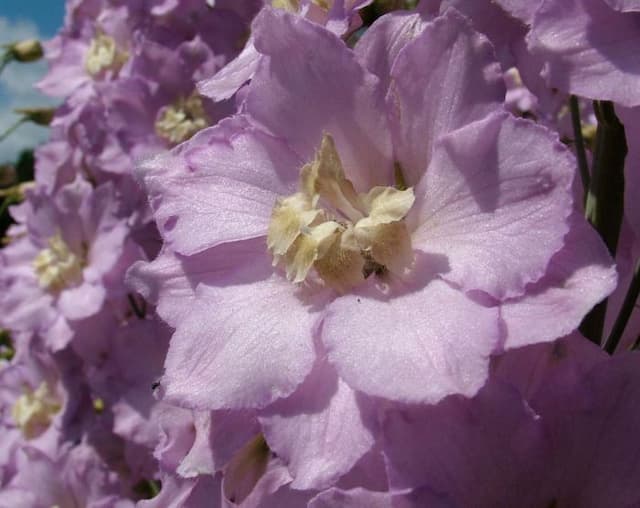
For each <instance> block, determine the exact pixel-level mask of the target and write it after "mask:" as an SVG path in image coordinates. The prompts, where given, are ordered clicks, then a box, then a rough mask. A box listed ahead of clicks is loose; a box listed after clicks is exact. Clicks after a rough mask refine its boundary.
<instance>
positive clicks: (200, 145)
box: [130, 9, 615, 489]
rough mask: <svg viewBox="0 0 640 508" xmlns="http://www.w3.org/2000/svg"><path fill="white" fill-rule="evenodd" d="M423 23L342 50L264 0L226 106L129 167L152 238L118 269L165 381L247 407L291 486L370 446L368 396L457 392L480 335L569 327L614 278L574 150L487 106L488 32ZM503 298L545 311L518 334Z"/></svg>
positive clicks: (318, 477)
mask: <svg viewBox="0 0 640 508" xmlns="http://www.w3.org/2000/svg"><path fill="white" fill-rule="evenodd" d="M421 28H422V29H421V30H419V31H416V32H414V33H413V34H412V35H414V37H411V36H409V37H406V38H404V39H402V40H401V42H400V43H399V44H398V45H396V46H395V47H392V45H390V44H386V42H387V41H386V39H383V41H382V43H381V44H375V43H372V39H371V38H372V37H375V36H376V35H375V34H376V33H377V34H378V36H380V37H383V38H384V37H385V33H384V32H383V31H377V32H373V28H372V29H371V30H372V35H371V36H367V35H365V37H363V39H362V44H363V45H365V46H364V48H363V49H361V50H359V49H358V46H356V48H355V54H354V52H352V51H351V50H349V49H348V48H347V47H346V46H345V44H344V43H343V42H342V41H341V40H340V39H339V38H338V37H336V36H335V35H334V34H332V33H331V32H329V31H327V30H325V29H324V28H322V27H320V26H318V25H316V24H313V23H310V22H309V21H307V20H305V19H303V18H301V17H297V16H295V15H292V14H290V13H287V12H283V11H281V10H280V11H278V10H273V9H265V10H264V11H263V12H262V13H261V14H260V15H259V17H258V18H257V19H256V21H255V22H254V25H253V29H254V31H253V37H254V43H255V47H256V49H257V51H258V52H260V53H262V54H263V55H265V56H266V57H268V58H265V59H263V60H262V62H261V64H260V67H259V69H258V71H257V72H256V74H255V75H254V76H253V79H252V81H251V83H250V84H249V86H248V88H247V90H246V95H245V97H244V106H243V113H242V114H241V115H239V116H236V117H233V118H231V119H229V120H225V121H223V122H221V123H220V124H219V125H217V126H216V127H214V128H210V129H207V130H204V131H202V132H201V133H199V134H198V135H196V136H195V137H194V138H192V139H191V140H190V141H188V142H187V143H186V144H184V145H181V146H180V147H179V148H177V149H176V150H174V151H173V152H172V153H170V154H163V155H161V156H159V157H157V158H155V159H154V160H152V161H150V162H147V163H145V164H143V165H142V167H141V169H140V177H141V179H142V180H143V182H144V184H145V186H146V188H147V190H148V192H149V194H150V197H151V205H152V207H153V209H154V213H155V217H156V221H157V224H158V227H159V230H160V233H161V234H162V236H163V239H164V241H165V247H164V250H163V253H162V254H161V255H160V257H159V258H158V259H157V260H156V261H154V262H153V263H151V264H150V265H146V266H144V265H136V266H135V268H134V269H133V270H132V272H130V276H131V279H132V280H133V281H134V283H135V285H136V287H137V289H138V290H139V291H140V292H141V293H143V294H144V295H145V296H147V298H149V299H150V300H152V301H157V302H158V312H159V314H160V316H161V317H162V318H163V319H165V320H166V321H167V322H168V324H170V325H171V326H172V327H174V328H176V332H175V333H174V335H173V337H172V339H171V344H170V347H169V352H168V356H167V361H166V364H165V375H164V376H163V378H162V379H161V380H160V390H161V393H162V394H163V395H164V400H166V401H167V402H169V403H176V404H180V405H184V406H187V407H191V408H194V409H198V410H224V409H241V408H257V409H259V410H260V412H259V420H260V423H261V426H262V429H263V432H264V435H265V438H266V442H267V444H268V445H269V447H270V448H271V449H272V450H274V451H275V453H276V454H277V455H278V456H279V457H283V458H284V459H285V460H286V462H287V464H288V467H289V470H290V471H291V474H292V476H293V482H292V486H293V487H294V488H298V489H308V488H326V487H329V486H330V485H332V484H335V483H336V482H337V481H338V480H339V478H340V477H341V476H343V475H344V474H346V473H347V472H348V471H349V470H350V469H351V468H352V467H353V466H354V464H355V463H356V462H357V461H358V460H359V459H360V458H361V457H363V456H364V455H365V454H366V453H367V452H369V451H370V450H371V449H372V447H373V446H374V442H375V434H376V419H375V412H376V409H375V408H376V400H377V399H372V398H371V397H381V398H384V399H389V400H394V401H402V402H411V403H434V402H437V401H439V400H440V399H442V398H443V397H445V396H447V395H449V394H453V393H460V394H464V395H467V396H471V395H473V394H475V393H476V392H477V391H478V389H480V387H481V386H482V385H483V384H484V382H485V381H486V379H487V375H488V363H489V357H490V355H491V354H492V353H494V352H497V351H500V350H502V349H503V348H510V347H516V346H519V345H525V344H527V343H535V342H538V341H551V340H554V339H555V338H556V337H558V336H559V335H561V334H562V333H568V332H570V331H572V330H573V329H574V328H575V327H576V326H577V325H578V324H579V322H580V320H581V318H582V316H583V315H584V313H586V312H587V311H588V310H589V309H590V308H591V306H593V305H594V304H595V303H596V302H597V301H599V300H600V299H602V298H603V297H605V296H606V295H607V294H608V293H609V292H611V290H612V289H613V287H614V286H615V271H614V270H613V268H612V266H611V260H610V258H609V257H608V254H607V253H606V250H604V247H603V245H602V243H601V242H600V240H599V239H598V238H597V236H596V235H595V233H594V232H593V231H592V230H591V229H589V227H588V226H587V225H586V223H585V221H584V219H582V218H581V217H579V216H578V215H576V214H574V212H573V203H572V197H571V185H572V179H573V174H574V171H575V170H574V167H575V160H574V159H573V157H572V156H571V155H570V153H569V152H568V150H566V149H565V148H564V147H563V146H562V145H561V144H560V143H559V142H558V140H557V137H555V136H554V135H553V134H552V133H551V132H549V131H548V130H546V129H545V128H543V127H540V126H536V125H534V124H533V123H532V122H528V121H525V120H520V119H518V120H517V119H514V118H513V117H511V116H510V115H509V114H507V113H506V112H504V110H503V108H502V103H503V100H504V86H503V82H502V73H501V71H500V68H499V65H498V64H497V62H496V61H495V60H494V57H493V54H492V49H491V46H490V44H489V43H488V42H487V40H486V39H485V38H484V37H483V36H481V35H479V34H478V33H476V32H475V31H474V30H473V29H472V28H471V27H470V25H469V23H468V22H467V21H466V20H465V19H464V18H463V17H462V16H461V15H460V14H458V13H457V12H456V11H454V10H449V11H448V12H447V13H445V14H444V15H443V16H441V17H438V18H437V19H435V20H434V21H432V22H428V21H425V22H424V26H422V27H421ZM374 42H375V41H374ZM318 48H321V49H322V50H321V51H319V50H318ZM356 55H357V58H356ZM376 58H380V59H381V60H380V61H381V62H387V65H376V62H377V60H376ZM360 62H366V65H367V68H368V69H371V70H372V71H373V72H370V71H369V70H367V68H365V67H364V66H363V65H362V64H361V63H360ZM384 72H387V73H388V74H387V75H386V76H385V75H383V73H384ZM374 73H376V74H378V76H380V77H378V76H376V75H375V74H374ZM577 249H580V251H581V252H582V253H583V255H584V258H583V259H578V258H574V257H572V256H570V255H568V253H569V252H572V251H573V250H577ZM550 262H551V264H550ZM594 273H595V274H597V277H596V278H595V279H594V278H593V277H592V276H593V274H594ZM136 279H137V282H135V280H136ZM563 298H566V299H567V300H568V301H569V302H570V304H569V305H570V306H574V307H572V312H571V313H567V315H564V314H563V313H562V312H561V311H560V303H559V301H561V300H562V299H563ZM507 305H509V306H516V307H517V306H518V305H530V306H531V307H532V308H533V307H535V306H536V305H540V307H539V308H546V309H547V310H548V309H552V310H554V311H555V312H557V314H554V317H553V318H551V319H549V320H548V322H546V321H545V320H544V316H543V319H542V322H541V317H540V315H536V319H537V321H538V322H537V327H538V328H539V329H540V332H539V333H536V328H533V329H531V330H529V333H528V334H527V335H526V337H519V336H518V335H517V334H516V333H515V331H516V330H517V327H518V326H520V327H521V328H525V324H524V323H526V327H530V321H526V320H523V319H524V318H527V316H526V315H525V316H524V318H523V316H521V315H518V313H517V312H514V313H512V314H511V317H512V319H511V318H510V320H509V322H508V327H507V329H506V330H505V327H504V320H503V319H502V318H501V316H500V314H501V312H502V311H503V309H504V308H506V306H507ZM554 306H555V307H554ZM540 314H544V313H543V312H541V313H540ZM505 332H506V333H505ZM337 415H340V416H339V417H338V416H337ZM345 422H346V423H345ZM346 429H349V430H348V432H347V431H346ZM316 433H317V434H316ZM347 434H348V438H347ZM309 436H312V437H311V438H309ZM315 436H317V437H315ZM327 436H331V437H330V438H327ZM344 440H347V441H348V444H346V441H344ZM343 443H345V444H343Z"/></svg>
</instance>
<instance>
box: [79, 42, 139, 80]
mask: <svg viewBox="0 0 640 508" xmlns="http://www.w3.org/2000/svg"><path fill="white" fill-rule="evenodd" d="M128 58H129V55H128V54H127V52H126V51H121V50H120V49H118V46H117V45H116V41H115V40H114V39H113V38H112V37H109V36H108V35H105V34H102V33H98V34H97V35H96V36H95V37H94V38H93V40H92V41H91V44H90V45H89V51H87V55H86V57H85V61H84V66H85V69H87V72H88V73H89V74H91V76H93V77H96V76H98V75H100V74H102V73H103V72H104V71H107V70H110V71H113V72H118V71H119V70H120V68H121V67H122V66H123V65H124V63H125V62H126V61H127V59H128Z"/></svg>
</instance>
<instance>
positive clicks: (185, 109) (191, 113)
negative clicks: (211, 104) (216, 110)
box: [155, 93, 209, 145]
mask: <svg viewBox="0 0 640 508" xmlns="http://www.w3.org/2000/svg"><path fill="white" fill-rule="evenodd" d="M207 125H209V118H208V116H207V113H206V111H205V110H204V105H203V104H202V99H201V98H200V96H198V95H197V94H195V93H194V94H191V95H190V96H189V97H187V98H186V99H185V98H184V97H181V98H180V99H178V100H177V101H176V102H174V103H173V104H170V105H168V106H165V107H164V108H162V109H161V110H160V112H159V113H158V119H157V120H156V125H155V128H156V134H158V136H160V137H161V138H163V139H165V140H167V141H168V142H169V143H171V144H172V145H177V144H179V143H182V142H183V141H186V140H187V139H189V138H190V137H191V136H193V135H194V134H195V133H196V132H198V131H200V130H202V129H204V128H205V127H207Z"/></svg>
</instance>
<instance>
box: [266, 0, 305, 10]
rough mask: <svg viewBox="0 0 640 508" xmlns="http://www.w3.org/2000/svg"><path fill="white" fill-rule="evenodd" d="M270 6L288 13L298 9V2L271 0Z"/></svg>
mask: <svg viewBox="0 0 640 508" xmlns="http://www.w3.org/2000/svg"><path fill="white" fill-rule="evenodd" d="M271 6H272V7H274V8H276V9H283V10H285V11H288V12H296V11H297V10H298V7H299V2H298V0H271Z"/></svg>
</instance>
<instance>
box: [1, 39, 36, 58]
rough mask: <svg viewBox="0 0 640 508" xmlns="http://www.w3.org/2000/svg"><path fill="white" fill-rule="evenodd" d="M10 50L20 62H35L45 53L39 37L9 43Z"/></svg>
mask: <svg viewBox="0 0 640 508" xmlns="http://www.w3.org/2000/svg"><path fill="white" fill-rule="evenodd" d="M8 49H9V52H10V53H11V56H12V57H13V59H14V60H16V61H18V62H34V61H36V60H39V59H40V58H42V55H43V54H44V53H43V51H42V45H41V44H40V41H38V40H37V39H25V40H24V41H18V42H14V43H13V44H11V45H9V48H8Z"/></svg>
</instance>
